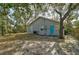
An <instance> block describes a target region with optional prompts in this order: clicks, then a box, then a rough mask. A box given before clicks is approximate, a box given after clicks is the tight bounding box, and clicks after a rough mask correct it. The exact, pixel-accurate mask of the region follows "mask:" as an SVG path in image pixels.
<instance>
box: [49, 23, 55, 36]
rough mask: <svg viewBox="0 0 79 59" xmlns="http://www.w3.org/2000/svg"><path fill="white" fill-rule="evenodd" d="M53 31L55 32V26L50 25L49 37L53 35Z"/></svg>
mask: <svg viewBox="0 0 79 59" xmlns="http://www.w3.org/2000/svg"><path fill="white" fill-rule="evenodd" d="M54 31H55V26H54V24H51V25H50V35H53V34H54Z"/></svg>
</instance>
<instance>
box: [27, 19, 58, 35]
mask: <svg viewBox="0 0 79 59" xmlns="http://www.w3.org/2000/svg"><path fill="white" fill-rule="evenodd" d="M52 23H53V24H54V25H55V26H56V27H58V24H56V23H55V22H51V21H50V20H46V19H43V18H39V19H38V20H36V21H35V22H34V23H32V24H31V25H30V26H29V27H28V32H29V33H33V31H37V32H38V34H40V35H50V24H52ZM42 27H46V30H41V29H42ZM57 31H58V28H57ZM57 35H58V32H57Z"/></svg>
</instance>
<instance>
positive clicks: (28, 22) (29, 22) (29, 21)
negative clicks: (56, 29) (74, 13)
mask: <svg viewBox="0 0 79 59" xmlns="http://www.w3.org/2000/svg"><path fill="white" fill-rule="evenodd" d="M39 18H43V19H46V20H50V21H52V22H56V23H59V21H57V20H53V19H49V18H46V17H42V16H38V17H37V18H36V19H33V18H32V19H30V20H28V21H27V22H26V25H31V24H32V23H33V22H35V21H36V20H38V19H39Z"/></svg>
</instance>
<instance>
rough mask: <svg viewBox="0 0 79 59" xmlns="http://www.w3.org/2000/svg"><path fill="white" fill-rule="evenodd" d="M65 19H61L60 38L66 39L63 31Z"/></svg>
mask: <svg viewBox="0 0 79 59" xmlns="http://www.w3.org/2000/svg"><path fill="white" fill-rule="evenodd" d="M63 28H64V27H63V20H62V18H61V19H60V29H59V38H60V39H64V36H63V35H64V31H63Z"/></svg>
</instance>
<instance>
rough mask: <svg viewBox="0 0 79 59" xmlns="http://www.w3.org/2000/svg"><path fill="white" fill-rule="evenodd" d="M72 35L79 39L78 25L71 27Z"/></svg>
mask: <svg viewBox="0 0 79 59" xmlns="http://www.w3.org/2000/svg"><path fill="white" fill-rule="evenodd" d="M72 36H74V37H75V38H76V39H79V27H78V28H74V29H73V32H72Z"/></svg>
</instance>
